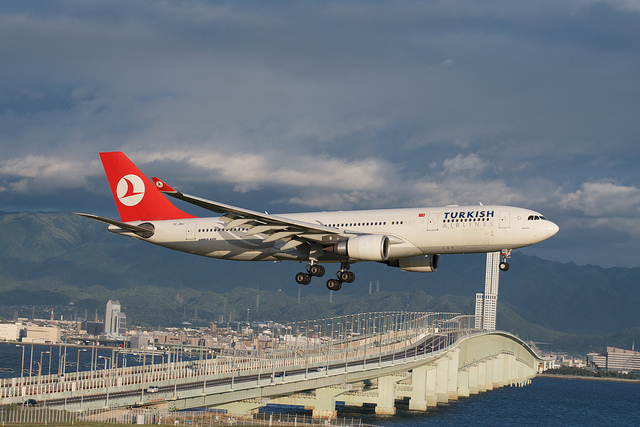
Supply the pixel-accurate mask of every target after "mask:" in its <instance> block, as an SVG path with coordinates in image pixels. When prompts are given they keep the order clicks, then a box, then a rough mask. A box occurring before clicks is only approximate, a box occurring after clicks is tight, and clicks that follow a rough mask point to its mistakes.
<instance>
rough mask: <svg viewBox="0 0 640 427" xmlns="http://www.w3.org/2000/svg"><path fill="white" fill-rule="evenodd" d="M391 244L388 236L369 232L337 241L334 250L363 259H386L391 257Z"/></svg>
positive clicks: (340, 253) (350, 256) (339, 253)
mask: <svg viewBox="0 0 640 427" xmlns="http://www.w3.org/2000/svg"><path fill="white" fill-rule="evenodd" d="M389 245H390V243H389V238H388V237H387V236H383V235H380V234H367V235H364V236H356V237H352V238H350V239H349V240H346V241H344V242H340V243H337V244H336V245H335V246H334V249H333V251H334V252H335V253H337V254H338V255H346V256H348V257H349V258H353V259H358V260H363V261H386V260H387V259H389Z"/></svg>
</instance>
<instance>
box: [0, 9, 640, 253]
mask: <svg viewBox="0 0 640 427" xmlns="http://www.w3.org/2000/svg"><path fill="white" fill-rule="evenodd" d="M638 10H639V9H638V7H637V5H636V3H635V2H631V1H627V0H610V1H606V0H603V1H591V0H585V1H582V0H560V1H557V0H554V1H551V0H543V1H540V2H510V1H506V0H497V1H492V2H476V1H468V0H453V1H433V2H414V1H399V2H394V3H393V4H392V3H385V2H381V3H373V4H372V3H371V2H364V1H355V2H348V3H345V2H334V1H327V2H311V3H308V2H302V3H297V4H289V3H287V4H286V7H283V4H282V3H281V2H278V1H275V2H250V3H239V2H235V3H218V2H198V1H186V2H177V3H176V2H136V3H135V4H131V2H127V1H121V0H120V1H119V0H114V1H109V2H106V1H96V2H84V1H70V2H67V3H65V4H64V5H62V6H61V7H59V8H56V9H55V10H54V9H51V8H50V7H48V6H44V5H40V4H32V3H28V2H4V3H1V4H0V54H1V55H2V58H3V64H4V65H5V66H3V67H1V68H0V148H1V149H2V157H1V160H0V203H1V204H2V206H3V209H6V208H5V207H4V206H11V207H12V208H14V209H32V210H37V209H41V208H42V207H45V208H48V209H60V210H75V209H77V207H76V204H77V203H79V200H80V201H85V200H86V201H91V203H103V205H100V206H96V209H97V210H103V211H107V210H109V209H113V202H112V200H111V199H110V195H109V192H108V188H106V184H105V180H104V176H103V171H102V168H101V166H100V164H99V161H98V156H97V153H98V152H100V151H112V150H122V151H124V152H125V153H126V154H128V155H129V156H130V157H131V158H132V159H133V160H134V161H135V162H136V163H137V164H139V165H140V167H141V169H142V170H143V171H144V172H145V173H148V174H149V175H160V176H161V177H163V178H164V179H166V180H167V181H168V182H169V183H171V184H172V185H176V186H182V188H183V189H184V190H185V191H189V192H191V193H192V194H202V195H203V196H207V195H208V194H212V193H213V194H221V195H222V196H224V197H228V198H229V199H230V200H229V201H230V202H234V203H239V204H243V203H246V202H247V201H249V202H250V203H251V204H254V205H255V206H270V207H274V209H276V206H277V205H279V204H282V205H283V206H279V207H278V209H276V210H282V211H284V210H287V209H294V210H295V209H351V208H383V207H394V206H417V205H422V206H429V205H445V204H451V203H457V204H467V203H472V204H475V203H477V202H479V201H481V202H483V203H485V204H490V203H504V204H515V205H519V206H524V207H529V208H533V209H536V210H539V211H541V212H543V213H545V215H548V216H550V217H552V218H551V219H553V220H554V221H557V222H559V223H561V227H562V229H561V233H559V234H558V236H556V237H554V239H552V240H551V241H550V242H549V243H548V244H551V245H553V244H557V245H558V246H562V247H570V246H571V247H572V248H578V249H576V250H574V251H573V253H575V254H576V255H575V257H576V259H578V258H581V257H582V258H585V259H586V257H587V255H586V253H587V252H588V251H594V252H595V251H596V249H589V248H586V246H587V245H582V244H577V243H576V244H572V243H571V242H574V243H575V242H579V243H582V240H581V238H582V236H583V235H584V234H585V230H588V231H589V233H591V234H592V235H593V233H594V230H596V229H606V230H609V231H614V232H616V233H615V235H616V238H618V239H619V242H618V243H619V244H618V246H616V247H613V246H611V251H612V252H613V251H616V250H618V249H616V248H620V247H626V248H627V250H628V248H629V246H628V245H627V240H626V239H627V238H628V237H625V236H624V235H622V234H619V233H618V231H617V230H622V229H624V228H625V227H633V218H634V215H637V209H638V206H639V204H638V199H637V198H638V195H637V191H638V190H637V177H638V175H637V165H638V164H640V149H639V148H638V144H637V135H638V134H640V121H638V120H637V111H639V109H640V97H639V96H638V95H639V94H640V80H638V78H637V72H636V70H637V69H638V67H637V65H638V64H637V58H638V57H640V30H638V29H639V28H640V15H639V14H638ZM174 181H175V184H173V182H174ZM70 189H73V190H74V191H69V190H70ZM18 196H19V197H18ZM45 196H46V197H45ZM221 201H225V200H221ZM274 205H276V206H274ZM88 207H91V206H88ZM611 218H613V219H611ZM604 234H606V233H603V235H601V236H599V237H598V239H599V241H598V242H594V244H593V246H594V247H599V248H603V247H604V246H605V245H609V244H610V242H606V241H605V240H606V236H605V235H604ZM610 234H611V233H610ZM555 242H557V243H555ZM625 245H627V246H625ZM639 246H640V245H639ZM580 247H583V248H582V249H580ZM638 249H639V250H640V247H639V248H638ZM598 250H602V249H598ZM636 264H637V262H636Z"/></svg>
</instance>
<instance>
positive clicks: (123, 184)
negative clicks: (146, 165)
mask: <svg viewBox="0 0 640 427" xmlns="http://www.w3.org/2000/svg"><path fill="white" fill-rule="evenodd" d="M116 195H117V197H118V200H120V203H122V204H123V205H125V206H135V205H137V204H138V203H140V201H141V200H142V198H143V197H144V181H143V180H142V179H141V178H140V177H139V176H138V175H133V174H129V175H125V176H123V177H122V178H121V179H120V181H119V182H118V186H117V187H116Z"/></svg>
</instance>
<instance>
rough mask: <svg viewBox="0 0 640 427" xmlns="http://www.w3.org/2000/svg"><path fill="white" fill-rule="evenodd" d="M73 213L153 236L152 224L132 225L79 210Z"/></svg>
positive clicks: (139, 234)
mask: <svg viewBox="0 0 640 427" xmlns="http://www.w3.org/2000/svg"><path fill="white" fill-rule="evenodd" d="M73 214H74V215H78V216H83V217H85V218H89V219H93V220H95V221H100V222H104V223H105V224H109V225H115V226H116V227H120V228H122V229H123V230H126V231H131V232H132V233H135V234H137V235H138V236H140V237H145V238H147V239H148V238H149V237H151V236H153V234H154V231H155V229H154V227H153V225H152V224H148V223H147V224H141V225H144V226H140V225H133V224H127V223H125V222H120V221H116V220H114V219H110V218H105V217H102V216H98V215H93V214H86V213H79V212H73Z"/></svg>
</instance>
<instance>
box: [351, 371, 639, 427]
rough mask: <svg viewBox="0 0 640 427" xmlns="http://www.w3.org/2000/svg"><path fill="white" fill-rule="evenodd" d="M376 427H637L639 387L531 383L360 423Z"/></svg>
mask: <svg viewBox="0 0 640 427" xmlns="http://www.w3.org/2000/svg"><path fill="white" fill-rule="evenodd" d="M362 418H363V422H369V423H372V424H377V425H381V426H398V427H399V426H403V427H404V426H406V427H419V426H427V425H434V424H435V425H438V426H460V425H481V426H484V425H491V426H514V425H518V426H574V425H581V426H609V425H615V426H639V425H640V383H620V382H604V381H585V380H578V379H560V378H535V379H534V380H533V382H532V384H531V385H528V386H527V387H523V388H515V387H503V388H500V389H496V390H493V391H488V392H486V393H481V394H478V395H475V396H470V397H468V398H462V399H460V400H459V401H457V402H452V403H450V404H447V405H442V406H439V407H438V408H435V409H431V410H429V411H428V412H427V413H416V412H413V411H411V412H409V411H408V410H406V409H400V410H398V412H397V414H396V415H395V416H394V417H375V416H367V417H366V418H365V417H362Z"/></svg>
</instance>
